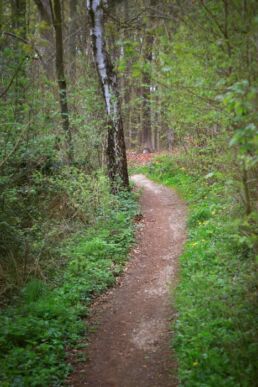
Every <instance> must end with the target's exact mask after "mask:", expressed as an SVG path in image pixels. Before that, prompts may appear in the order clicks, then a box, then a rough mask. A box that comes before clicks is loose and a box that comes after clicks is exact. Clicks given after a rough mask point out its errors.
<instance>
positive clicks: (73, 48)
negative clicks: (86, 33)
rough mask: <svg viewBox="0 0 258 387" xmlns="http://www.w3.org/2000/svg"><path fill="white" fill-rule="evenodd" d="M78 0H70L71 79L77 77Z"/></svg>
mask: <svg viewBox="0 0 258 387" xmlns="http://www.w3.org/2000/svg"><path fill="white" fill-rule="evenodd" d="M77 2H78V0H69V16H70V23H69V32H68V33H69V36H68V48H69V76H70V78H71V79H75V77H76V43H77V39H76V38H77V36H76V30H77V22H76V7H77Z"/></svg>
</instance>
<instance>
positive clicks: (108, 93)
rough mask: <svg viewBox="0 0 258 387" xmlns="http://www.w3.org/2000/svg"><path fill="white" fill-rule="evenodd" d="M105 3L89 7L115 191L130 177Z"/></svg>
mask: <svg viewBox="0 0 258 387" xmlns="http://www.w3.org/2000/svg"><path fill="white" fill-rule="evenodd" d="M106 5H107V1H105V2H104V1H102V0H88V1H87V8H88V11H89V15H90V19H91V38H92V47H93V53H94V60H95V63H96V67H97V71H98V75H99V79H100V84H101V88H102V93H103V96H104V100H105V107H106V113H107V117H108V140H107V162H108V175H109V178H110V181H111V186H112V191H113V192H114V193H115V192H117V190H119V187H122V188H126V189H128V187H129V180H128V170H127V160H126V150H125V141H124V130H123V121H122V115H121V104H120V98H119V91H118V83H117V76H116V73H115V71H114V68H113V65H112V62H111V59H110V55H109V54H108V52H107V50H106V43H105V36H104V21H103V7H104V6H106Z"/></svg>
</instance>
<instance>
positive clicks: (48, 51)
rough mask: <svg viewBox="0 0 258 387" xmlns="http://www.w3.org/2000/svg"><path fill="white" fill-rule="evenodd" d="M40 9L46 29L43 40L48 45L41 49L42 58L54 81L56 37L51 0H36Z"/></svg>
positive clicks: (43, 30)
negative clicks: (53, 28) (53, 27)
mask: <svg viewBox="0 0 258 387" xmlns="http://www.w3.org/2000/svg"><path fill="white" fill-rule="evenodd" d="M34 3H35V4H36V7H37V9H38V12H39V15H40V19H41V21H43V22H44V24H45V28H43V29H42V31H41V32H40V34H41V36H42V38H43V39H45V40H46V41H47V44H46V45H44V47H42V48H41V53H42V57H43V58H44V62H43V66H44V69H45V71H46V73H47V75H48V77H50V78H51V79H54V60H53V59H54V58H53V50H54V46H55V43H54V35H53V31H52V20H51V9H50V3H49V0H34Z"/></svg>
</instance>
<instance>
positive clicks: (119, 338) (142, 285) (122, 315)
mask: <svg viewBox="0 0 258 387" xmlns="http://www.w3.org/2000/svg"><path fill="white" fill-rule="evenodd" d="M132 180H133V181H134V182H135V184H136V185H137V186H138V187H140V188H143V193H142V196H141V200H140V204H141V208H142V214H143V221H142V223H141V225H140V231H139V232H138V238H137V245H136V246H135V248H134V249H133V250H132V252H131V259H130V261H129V263H128V265H127V267H126V269H125V272H124V274H123V275H122V277H121V278H120V281H119V284H118V285H117V286H116V287H115V288H113V289H111V290H110V291H109V292H107V293H106V294H105V295H104V296H103V297H101V298H100V299H99V301H98V302H97V303H96V304H95V305H94V306H93V308H92V317H91V319H92V322H93V324H95V325H96V326H97V330H96V332H95V333H92V334H91V336H90V341H89V347H88V348H87V353H88V355H89V361H87V362H86V363H81V365H80V367H79V369H77V370H76V372H74V374H72V375H71V377H70V379H69V382H68V384H69V386H90V387H173V386H176V385H177V379H176V362H175V360H173V359H171V349H170V347H169V345H170V339H171V332H170V324H171V319H173V318H174V317H173V311H172V310H171V304H172V302H173V300H171V297H172V296H171V292H170V287H171V286H173V285H174V284H175V282H176V273H177V266H178V263H177V261H178V256H179V255H180V253H181V251H182V247H183V244H184V241H185V237H186V233H185V219H186V207H185V204H184V203H183V202H182V200H181V199H180V198H179V197H178V195H177V194H176V193H175V192H174V191H172V190H170V189H168V188H166V187H164V186H161V185H158V184H155V183H153V182H152V181H150V180H149V179H147V178H146V177H145V176H144V175H134V176H133V177H132ZM174 315H175V312H174ZM171 371H172V373H171Z"/></svg>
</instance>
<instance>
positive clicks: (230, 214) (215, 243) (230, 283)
mask: <svg viewBox="0 0 258 387" xmlns="http://www.w3.org/2000/svg"><path fill="white" fill-rule="evenodd" d="M145 172H147V174H148V175H149V177H151V178H152V179H154V180H156V181H158V182H161V183H164V184H166V185H167V186H170V187H174V188H176V189H177V190H178V191H179V193H180V194H181V195H182V196H183V197H184V199H185V200H186V201H187V203H188V205H189V217H188V241H187V243H186V246H185V249H184V253H183V255H182V256H181V257H180V267H181V270H180V283H179V285H178V288H177V291H176V303H177V310H178V318H177V321H176V323H175V331H176V337H175V342H174V343H173V345H174V346H175V348H176V352H177V356H178V361H179V378H180V385H181V386H191V387H195V386H196V387H201V386H202V387H204V386H207V387H212V386H214V387H215V386H226V387H231V386H232V387H236V386H254V385H256V381H257V376H258V367H257V355H258V342H257V328H256V327H257V326H258V318H257V317H258V316H257V297H256V295H257V276H256V269H257V262H256V260H255V253H256V251H255V250H256V246H255V243H256V242H255V240H256V238H255V227H256V226H255V224H257V223H255V214H251V215H250V216H249V217H246V216H244V215H243V213H244V210H243V208H241V206H239V204H237V203H235V202H234V201H233V200H232V197H234V196H233V192H232V191H231V190H233V187H231V188H230V186H229V185H228V184H227V177H225V176H223V175H222V174H221V175H219V176H218V177H217V178H214V176H213V175H212V176H213V177H212V181H211V180H210V178H209V176H206V177H198V176H196V175H195V176H193V175H190V173H189V171H186V170H182V169H181V168H180V167H178V165H177V164H176V162H175V161H174V160H173V159H171V158H168V157H163V158H159V159H158V160H157V161H156V162H154V163H153V164H152V165H151V166H149V167H147V168H145ZM256 231H257V229H256Z"/></svg>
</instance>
